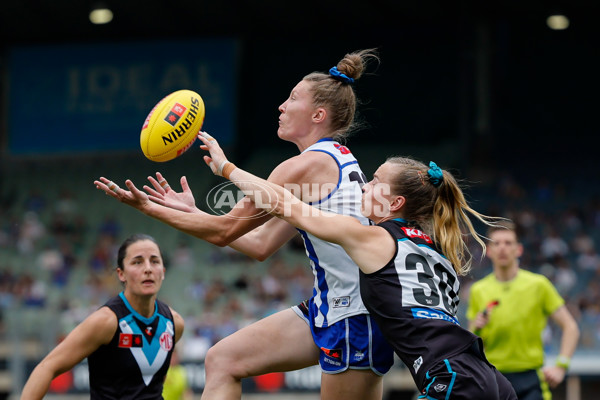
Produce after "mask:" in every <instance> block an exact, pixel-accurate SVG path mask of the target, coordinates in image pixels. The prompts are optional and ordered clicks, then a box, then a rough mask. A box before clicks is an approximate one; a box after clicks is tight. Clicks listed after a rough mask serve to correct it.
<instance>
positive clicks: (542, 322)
mask: <svg viewBox="0 0 600 400" xmlns="http://www.w3.org/2000/svg"><path fill="white" fill-rule="evenodd" d="M500 225H502V226H501V227H492V228H491V229H490V230H489V231H488V238H489V239H490V242H489V244H488V247H487V256H488V258H489V259H490V260H491V261H492V265H493V272H492V273H491V274H489V275H488V276H486V277H484V278H483V279H481V280H480V281H478V282H475V283H474V284H473V285H472V286H471V293H470V298H469V307H468V310H467V318H468V319H469V329H470V330H471V331H473V332H475V333H476V334H478V335H479V336H481V338H482V339H483V344H484V349H485V354H486V356H487V358H488V360H489V361H490V362H491V363H492V364H494V365H495V366H496V368H497V369H498V370H499V371H500V372H502V374H503V375H504V376H506V378H508V380H509V381H510V382H511V384H512V385H513V387H514V389H515V391H516V392H517V397H518V398H519V400H550V399H551V398H552V395H551V393H550V390H549V389H548V386H550V388H554V387H556V386H557V385H558V384H560V383H561V382H562V381H563V379H564V378H565V373H566V372H567V370H568V368H569V363H570V360H571V357H572V356H573V353H574V352H575V348H576V347H577V342H578V340H579V328H578V326H577V323H576V322H575V320H574V319H573V316H572V315H571V313H570V312H569V311H568V310H567V307H566V306H565V304H564V300H563V299H562V297H561V296H560V295H559V294H558V292H557V291H556V289H555V288H554V286H553V285H552V283H551V282H550V281H549V280H548V279H547V278H546V277H545V276H543V275H540V274H535V273H532V272H529V271H525V270H522V269H520V268H519V257H520V256H521V254H522V253H523V246H522V245H521V243H519V241H518V238H517V232H516V229H515V225H514V224H513V223H512V222H504V223H502V224H500ZM548 317H550V318H552V319H553V320H554V321H555V322H556V324H557V325H558V326H560V328H561V329H562V338H561V344H560V353H559V356H558V359H557V362H556V365H552V366H547V367H544V347H543V342H542V331H543V330H544V328H545V327H546V324H547V322H548Z"/></svg>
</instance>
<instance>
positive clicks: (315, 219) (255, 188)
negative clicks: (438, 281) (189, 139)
mask: <svg viewBox="0 0 600 400" xmlns="http://www.w3.org/2000/svg"><path fill="white" fill-rule="evenodd" d="M200 139H201V140H202V142H203V143H204V146H202V148H204V149H206V150H209V151H210V154H211V156H210V157H209V156H205V157H204V159H205V162H206V163H207V165H209V166H210V167H211V169H212V170H213V172H214V173H215V174H217V175H220V176H224V177H225V178H227V179H229V180H231V182H233V183H234V184H235V185H236V186H237V187H238V188H240V190H242V191H243V192H244V194H246V196H248V197H249V198H250V199H252V201H253V202H254V203H255V205H256V206H257V207H260V208H262V209H264V210H266V211H267V212H268V213H270V214H272V215H275V216H277V217H278V218H281V219H283V220H285V221H287V222H289V223H290V224H292V225H294V226H295V227H297V228H300V229H302V230H305V231H307V232H310V233H312V234H313V235H315V236H317V237H319V238H320V239H323V240H325V241H328V242H332V243H336V244H339V245H340V246H342V247H343V248H344V249H345V250H346V252H347V253H348V255H349V256H350V257H351V258H352V259H353V260H354V262H355V263H356V264H357V265H358V266H359V267H360V268H361V269H362V270H363V271H364V272H366V273H370V272H374V271H377V270H379V269H380V268H381V267H383V266H384V265H385V264H386V263H387V262H389V260H390V259H391V257H392V256H393V254H394V252H395V248H396V247H395V243H394V241H393V239H392V237H391V235H390V234H389V233H388V232H387V231H386V230H385V229H383V228H381V227H378V226H367V225H363V224H361V223H360V221H359V220H358V219H356V218H354V217H350V216H346V215H340V214H333V213H328V212H324V211H321V210H319V209H317V208H315V207H312V206H310V205H308V204H306V203H304V202H302V201H301V200H300V199H298V198H297V197H295V196H294V195H293V194H292V193H291V192H290V191H288V190H286V189H285V188H284V187H283V186H281V185H278V184H276V183H273V182H270V181H267V180H264V179H261V178H259V177H257V176H255V175H252V174H251V173H249V172H247V171H244V170H242V169H240V168H237V167H235V166H234V165H233V164H232V163H230V162H229V161H227V158H226V157H225V154H224V153H223V151H222V149H221V148H220V147H219V145H218V143H217V142H216V141H215V140H214V139H212V138H211V137H210V136H208V135H206V134H204V136H203V135H201V136H200Z"/></svg>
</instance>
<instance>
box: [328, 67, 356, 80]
mask: <svg viewBox="0 0 600 400" xmlns="http://www.w3.org/2000/svg"><path fill="white" fill-rule="evenodd" d="M329 75H331V76H332V77H333V79H337V80H338V81H342V82H344V83H354V78H350V77H349V76H348V75H346V74H344V73H341V72H340V71H338V69H337V67H331V69H330V70H329Z"/></svg>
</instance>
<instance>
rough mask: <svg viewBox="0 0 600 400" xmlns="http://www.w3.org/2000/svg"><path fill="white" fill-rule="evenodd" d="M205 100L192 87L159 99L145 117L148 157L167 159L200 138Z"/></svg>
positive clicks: (144, 143)
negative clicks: (198, 136)
mask: <svg viewBox="0 0 600 400" xmlns="http://www.w3.org/2000/svg"><path fill="white" fill-rule="evenodd" d="M204 111H205V110H204V101H203V100H202V97H200V95H199V94H198V93H196V92H193V91H191V90H178V91H176V92H173V93H171V94H170V95H168V96H166V97H165V98H164V99H162V100H161V101H159V102H158V104H156V105H155V106H154V108H153V109H152V111H150V114H148V116H147V117H146V121H144V126H142V132H141V134H140V146H141V147H142V151H143V152H144V155H145V156H146V158H148V159H149V160H152V161H156V162H165V161H169V160H172V159H174V158H176V157H179V156H180V155H181V154H183V153H184V152H185V151H186V150H187V149H189V148H190V147H191V146H192V144H194V142H195V141H196V138H197V135H198V132H199V131H200V129H201V128H202V124H203V123H204Z"/></svg>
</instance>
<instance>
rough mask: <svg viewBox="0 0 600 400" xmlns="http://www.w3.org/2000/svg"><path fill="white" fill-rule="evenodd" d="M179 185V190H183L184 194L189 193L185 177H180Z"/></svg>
mask: <svg viewBox="0 0 600 400" xmlns="http://www.w3.org/2000/svg"><path fill="white" fill-rule="evenodd" d="M180 183H181V188H182V189H183V191H184V192H189V191H191V190H190V185H189V184H188V181H187V178H186V177H185V175H184V176H182V177H181V179H180Z"/></svg>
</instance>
